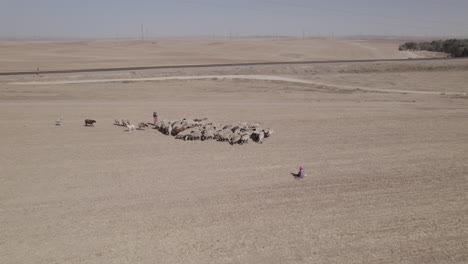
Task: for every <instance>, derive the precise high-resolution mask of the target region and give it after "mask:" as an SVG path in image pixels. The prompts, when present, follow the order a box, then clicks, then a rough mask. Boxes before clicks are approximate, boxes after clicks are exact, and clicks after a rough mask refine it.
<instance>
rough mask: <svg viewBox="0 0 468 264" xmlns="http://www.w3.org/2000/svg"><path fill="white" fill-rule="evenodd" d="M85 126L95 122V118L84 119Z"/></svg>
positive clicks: (92, 124)
mask: <svg viewBox="0 0 468 264" xmlns="http://www.w3.org/2000/svg"><path fill="white" fill-rule="evenodd" d="M84 122H85V126H88V125H89V126H94V123H96V120H92V119H85V121H84Z"/></svg>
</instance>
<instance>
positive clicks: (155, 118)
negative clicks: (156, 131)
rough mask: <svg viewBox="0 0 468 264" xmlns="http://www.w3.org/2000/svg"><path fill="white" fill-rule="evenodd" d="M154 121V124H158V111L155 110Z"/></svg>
mask: <svg viewBox="0 0 468 264" xmlns="http://www.w3.org/2000/svg"><path fill="white" fill-rule="evenodd" d="M153 121H154V125H156V123H157V122H158V113H156V112H153Z"/></svg>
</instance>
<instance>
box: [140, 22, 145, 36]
mask: <svg viewBox="0 0 468 264" xmlns="http://www.w3.org/2000/svg"><path fill="white" fill-rule="evenodd" d="M141 39H142V40H144V39H145V32H144V31H143V24H141Z"/></svg>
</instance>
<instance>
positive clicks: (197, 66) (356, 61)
mask: <svg viewBox="0 0 468 264" xmlns="http://www.w3.org/2000/svg"><path fill="white" fill-rule="evenodd" d="M463 59H466V58H443V59H441V58H414V59H373V60H324V61H275V62H247V63H227V64H187V65H162V66H141V67H119V68H96V69H76V70H49V71H39V72H37V71H24V72H0V76H1V75H30V74H54V73H78V72H109V71H138V70H155V69H183V68H215V67H243V66H265V65H296V64H335V63H368V62H412V61H437V60H463Z"/></svg>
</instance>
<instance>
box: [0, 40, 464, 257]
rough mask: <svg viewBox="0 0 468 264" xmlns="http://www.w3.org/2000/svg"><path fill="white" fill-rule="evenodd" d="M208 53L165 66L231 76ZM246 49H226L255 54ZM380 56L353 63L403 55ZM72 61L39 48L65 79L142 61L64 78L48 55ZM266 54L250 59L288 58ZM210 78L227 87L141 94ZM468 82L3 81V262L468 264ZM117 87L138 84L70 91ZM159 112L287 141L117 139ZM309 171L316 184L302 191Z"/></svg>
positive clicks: (421, 77) (354, 75) (448, 72)
mask: <svg viewBox="0 0 468 264" xmlns="http://www.w3.org/2000/svg"><path fill="white" fill-rule="evenodd" d="M172 41H173V40H172ZM197 41H198V42H197ZM197 41H195V40H193V43H195V44H193V43H192V42H188V43H179V42H177V41H173V42H174V43H175V44H174V45H175V46H176V47H179V48H180V47H183V46H184V45H188V47H189V48H187V51H186V52H187V56H188V59H187V60H184V58H183V57H180V56H179V57H178V59H172V58H170V57H171V56H172V55H171V53H170V52H169V53H168V54H167V58H170V59H168V60H167V61H161V63H162V64H169V62H170V63H181V64H182V63H184V64H185V63H192V62H193V61H195V60H197V62H204V63H208V62H217V61H218V60H219V61H225V59H226V57H227V56H226V57H223V56H221V55H222V49H220V50H217V49H214V51H215V52H214V53H213V54H208V55H207V54H205V53H204V52H208V51H210V49H209V48H207V47H205V46H206V45H207V43H208V42H209V41H208V40H204V42H203V41H202V40H197ZM210 41H211V40H210ZM257 41H259V42H260V40H255V41H252V43H249V45H258V47H261V46H262V45H263V44H264V43H263V42H262V43H260V44H259V43H257ZM315 41H319V40H315ZM328 41H329V42H330V43H331V42H332V40H328ZM342 41H344V40H336V42H337V43H335V44H336V45H342V43H339V42H342ZM161 42H164V43H169V42H170V41H169V40H166V41H161ZM213 42H215V41H213ZM246 42H247V41H246V40H243V41H239V46H238V47H237V48H236V46H235V45H236V44H233V43H234V42H233V43H230V44H228V43H224V44H222V45H230V46H229V47H230V48H231V49H236V50H237V51H238V52H239V54H240V53H242V54H247V53H243V52H246V51H245V50H243V48H244V45H247V44H245V43H246ZM368 42H369V43H370V42H371V41H366V42H365V43H368ZM158 43H159V41H158ZM197 43H203V45H202V44H197ZM310 43H312V42H304V43H302V44H301V42H299V41H298V42H297V46H300V45H303V46H308V45H309V44H310ZM373 43H380V44H378V45H377V44H376V45H377V46H378V47H382V48H381V50H380V49H377V50H376V51H374V50H373V49H369V51H368V53H366V54H364V53H363V54H364V55H362V54H358V55H356V54H354V55H349V56H351V57H352V58H362V57H366V58H374V57H375V56H377V55H376V54H380V55H378V56H384V58H386V57H385V56H387V55H388V54H390V53H388V52H390V49H389V48H388V49H387V48H385V47H387V46H391V45H393V44H392V42H391V41H390V42H389V43H386V42H385V41H374V42H373ZM101 44H102V43H101V42H90V43H87V42H86V43H81V44H80V43H75V44H70V45H89V46H99V45H101ZM24 45H32V44H24ZM41 45H42V44H41ZM44 45H46V44H44ZM67 45H68V44H66V45H60V44H54V43H48V44H47V48H46V49H45V51H44V52H45V55H44V56H42V57H41V56H39V55H37V54H39V53H40V52H39V51H40V50H41V48H40V47H36V46H34V47H33V48H32V50H33V51H32V52H33V54H36V55H37V56H36V55H31V61H36V60H37V61H40V62H42V63H44V67H50V69H56V68H57V67H59V68H61V67H65V66H66V67H70V68H80V67H85V66H86V67H87V66H88V62H89V63H90V64H92V67H96V66H109V65H110V66H127V65H124V63H125V61H126V60H127V58H128V60H129V64H137V63H138V62H139V59H140V57H138V56H136V57H134V56H133V55H132V54H130V53H131V52H130V51H128V53H125V52H124V53H123V54H121V55H120V57H112V58H108V57H107V56H108V55H112V54H114V53H119V54H120V52H122V50H124V49H121V50H113V49H111V50H105V49H103V52H104V53H103V54H107V55H102V57H99V56H96V54H94V53H83V54H81V53H80V52H77V53H75V55H73V56H76V57H75V58H76V60H75V59H73V60H71V61H69V63H68V62H67V61H68V60H65V59H63V57H56V56H54V57H49V56H47V52H48V51H49V50H50V49H52V48H51V47H54V49H63V50H64V53H67V52H66V50H67V49H69V47H68V46H67ZM116 45H123V44H122V43H116ZM167 45H168V44H167ZM190 45H193V46H194V49H195V50H202V51H203V52H202V51H200V52H198V53H197V52H194V53H192V52H191V51H192V49H191V48H190V47H191V46H190ZM213 45H215V44H213ZM330 45H331V44H330ZM353 45H354V44H353ZM356 45H357V46H359V45H360V44H356ZM366 45H367V44H366ZM379 45H381V46H379ZM293 46H294V45H293ZM294 47H296V46H294ZM331 47H333V46H331ZM49 48H50V49H49ZM1 49H2V51H1V54H6V53H7V54H8V55H6V56H2V62H1V64H0V68H1V70H0V71H8V70H27V69H26V68H25V65H26V64H25V61H28V59H29V58H28V56H24V55H21V56H20V55H14V54H15V52H19V51H18V50H20V49H21V47H16V46H10V49H11V52H12V53H11V54H10V53H9V49H8V47H7V44H2V45H1ZM265 49H266V50H267V51H265V50H263V49H260V48H259V49H258V50H257V51H249V52H250V53H251V54H257V53H256V52H258V54H259V55H258V56H257V57H254V56H251V57H245V58H248V60H257V59H258V60H276V58H273V57H271V56H272V55H271V54H272V53H270V52H268V49H270V50H273V49H274V47H273V46H267V47H266V48H265ZM311 49H314V48H313V47H311ZM330 49H332V48H330ZM7 51H8V52H7ZM106 52H107V53H106ZM252 52H253V53H252ZM282 52H283V53H285V52H286V51H285V50H282ZM291 52H292V53H295V52H297V51H294V49H292V51H291ZM301 52H306V51H304V50H302V51H301ZM361 52H362V51H361ZM348 53H349V54H352V53H353V51H348ZM142 54H143V53H142ZM318 54H319V53H317V54H313V55H311V56H313V57H314V58H318V56H319V55H318ZM324 54H325V55H323V56H324V57H327V58H328V59H333V58H334V59H342V58H343V57H346V56H348V55H343V54H338V53H337V55H336V56H335V57H333V56H332V55H333V54H332V53H327V52H325V53H324ZM385 54H387V55H385ZM147 55H148V54H147ZM163 55H164V54H163ZM163 55H161V56H162V57H164V56H163ZM17 56H18V58H20V59H18V60H16V58H17ZM197 56H200V58H201V59H200V61H198V59H199V58H196V57H197ZM304 56H305V55H304ZM378 56H377V57H378ZM391 56H395V57H398V56H402V57H403V56H406V55H405V54H398V53H396V54H395V55H391ZM391 56H390V55H388V57H390V58H394V57H391ZM143 57H145V58H143ZM234 57H236V56H233V57H230V59H232V60H234V59H233V58H234ZM141 58H142V64H146V63H149V64H152V63H154V62H155V61H153V59H151V58H146V55H145V56H143V55H142V57H141ZM301 58H303V59H305V57H301ZM346 58H347V57H346ZM107 59H109V60H107ZM48 60H50V66H49V63H48ZM114 60H115V61H114ZM179 60H180V61H179ZM236 60H239V61H242V60H243V58H242V57H239V58H237V59H236ZM6 61H9V62H8V63H7V62H6ZM114 62H115V64H114ZM65 64H66V65H65ZM8 65H12V66H11V67H10V66H8ZM66 67H65V68H66ZM208 75H209V76H217V77H211V78H207V79H200V80H165V81H136V79H138V78H150V77H161V76H165V77H168V76H173V77H174V76H208ZM225 75H261V76H277V77H285V78H291V79H298V80H307V81H310V82H311V83H305V82H304V83H300V82H290V81H278V80H275V81H271V80H246V79H231V78H224V77H223V76H225ZM467 76H468V60H458V61H425V62H418V61H409V62H398V63H397V62H391V63H390V62H386V63H347V64H333V65H294V66H291V65H289V66H281V65H276V66H256V67H223V68H210V69H206V68H201V69H172V70H146V71H137V72H108V73H74V74H55V75H43V76H2V77H0V127H1V130H0V145H1V148H0V259H1V261H0V262H1V263H7V264H13V263H18V264H20V263H21V264H24V263H44V264H49V263H467V262H468V206H467V205H468V162H467V160H468V96H467V95H466V94H467V93H468V77H467ZM116 78H118V79H133V80H134V81H132V80H122V81H119V82H107V81H103V82H88V83H73V81H85V80H88V81H89V80H112V79H116ZM50 81H67V82H69V83H65V82H63V83H62V84H51V83H49V84H44V83H45V82H50ZM18 82H22V83H23V84H14V83H18ZM31 82H34V83H32V84H31ZM27 83H29V84H27ZM314 83H316V84H314ZM350 87H356V89H354V88H350ZM360 88H369V89H372V91H366V90H363V89H360ZM395 90H397V91H399V92H396V91H395ZM402 91H407V92H406V93H405V92H402ZM418 91H423V92H432V93H416V92H418ZM153 111H157V112H158V113H159V114H160V118H162V119H170V120H172V119H177V118H182V117H187V118H199V117H208V118H211V119H214V120H218V121H222V122H237V121H252V122H259V123H261V124H262V125H264V126H266V127H270V128H272V129H273V130H274V131H275V134H273V136H272V137H271V138H269V139H268V140H266V141H265V143H264V144H255V143H249V144H247V145H243V146H238V145H235V146H231V145H229V144H227V143H219V142H214V141H208V142H201V141H193V142H184V141H181V140H175V139H173V138H171V137H168V136H165V135H162V134H160V133H159V132H156V131H155V130H153V129H148V130H146V131H136V132H132V133H129V132H127V131H126V129H124V128H122V127H118V126H114V125H112V123H113V121H114V119H116V118H119V119H121V118H126V119H130V120H133V121H134V122H140V121H151V119H152V118H151V114H152V112H153ZM60 116H63V117H64V124H63V126H62V127H56V126H55V125H54V121H55V119H57V118H58V117H60ZM85 118H93V119H96V120H97V124H96V125H95V127H85V126H83V120H84V119H85ZM299 166H304V167H305V169H306V173H307V177H306V178H305V179H302V180H296V179H294V177H293V176H292V175H291V173H296V172H297V170H298V168H299Z"/></svg>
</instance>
